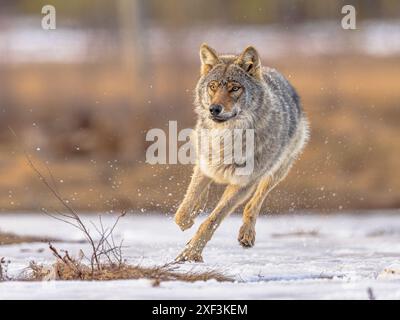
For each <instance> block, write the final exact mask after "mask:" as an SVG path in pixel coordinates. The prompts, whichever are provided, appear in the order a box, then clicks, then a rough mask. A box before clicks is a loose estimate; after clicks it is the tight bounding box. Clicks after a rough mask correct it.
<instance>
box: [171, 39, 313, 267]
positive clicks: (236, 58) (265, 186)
mask: <svg viewBox="0 0 400 320" xmlns="http://www.w3.org/2000/svg"><path fill="white" fill-rule="evenodd" d="M200 61H201V69H200V79H199V80H198V83H197V86H196V90H195V111H196V113H197V118H198V119H197V124H196V127H195V130H194V133H195V135H194V139H195V145H196V161H195V166H194V169H193V175H192V179H191V181H190V184H189V186H188V189H187V191H186V194H185V196H184V199H183V201H182V203H181V204H180V206H179V208H178V210H177V211H176V214H175V218H174V220H175V222H176V224H177V225H178V226H179V227H180V228H181V229H182V231H184V230H186V229H188V228H190V227H191V226H192V225H193V224H194V219H195V218H196V217H197V215H198V214H199V213H200V211H201V210H199V208H201V207H202V203H203V202H204V201H205V198H206V197H207V192H208V190H209V186H210V184H211V183H212V182H215V183H218V184H224V185H226V188H225V191H224V192H223V194H222V197H221V198H220V200H219V202H218V204H217V205H216V207H215V208H214V210H213V211H212V212H211V213H210V214H209V216H208V217H207V218H206V219H205V221H204V222H203V223H202V224H201V226H200V227H199V229H198V231H197V233H196V234H195V235H194V237H193V238H192V239H191V240H190V241H189V242H188V243H187V245H186V247H185V248H184V250H183V251H182V252H181V253H180V254H179V255H178V256H177V258H176V261H178V262H183V261H195V262H201V261H203V258H202V252H203V249H204V247H205V245H206V244H207V242H208V241H209V240H210V239H211V237H212V235H213V234H214V232H215V230H216V229H217V228H218V226H219V225H220V224H221V222H222V220H223V219H224V218H226V217H227V216H228V215H229V214H231V213H232V212H233V211H234V210H235V209H236V208H237V207H239V206H240V205H242V204H244V203H245V202H246V201H247V203H246V205H245V206H244V210H243V224H242V226H241V228H240V230H239V236H238V241H239V243H240V245H242V246H243V247H252V246H253V245H254V243H255V236H256V231H255V226H256V220H257V217H258V215H259V212H260V210H261V206H262V204H263V202H264V199H265V198H266V196H267V194H268V193H269V192H270V191H271V190H272V189H273V188H274V187H275V186H276V185H277V184H278V183H279V182H280V181H282V179H284V178H285V176H286V175H287V173H288V171H289V169H290V168H291V166H292V165H293V163H294V161H295V160H296V159H297V158H298V156H299V155H300V154H301V151H302V150H303V148H304V147H305V145H306V143H307V141H308V137H309V123H308V120H307V117H306V115H305V113H304V111H303V110H302V107H301V103H300V99H299V96H298V95H297V93H296V91H295V89H294V88H293V87H292V85H291V84H290V83H289V82H288V80H286V78H285V77H284V76H283V75H282V74H280V73H279V72H278V71H276V70H275V69H273V68H270V67H264V66H263V65H262V64H261V60H260V56H259V54H258V52H257V50H256V49H255V48H254V47H252V46H249V47H247V48H246V49H245V50H244V51H243V52H242V53H241V54H238V55H231V54H218V53H217V52H216V51H215V50H214V49H213V48H211V47H210V46H208V45H207V44H202V45H201V47H200ZM235 129H244V130H253V132H254V146H253V149H252V150H253V151H252V152H253V154H252V159H253V169H252V170H251V172H250V173H248V174H245V175H243V174H239V170H240V169H241V168H242V167H243V161H244V162H246V161H247V160H248V159H247V158H245V159H242V163H240V161H237V162H235V161H233V162H232V163H228V164H227V163H226V162H225V161H220V162H217V163H215V161H214V162H213V161H211V160H210V156H209V154H208V153H207V154H204V151H202V150H203V149H205V148H201V146H200V144H201V141H203V140H202V139H201V138H202V137H203V138H204V135H208V137H206V138H209V141H212V140H213V139H214V140H215V139H216V136H218V135H215V134H213V133H211V132H215V131H213V130H235Z"/></svg>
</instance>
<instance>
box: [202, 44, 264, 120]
mask: <svg viewBox="0 0 400 320" xmlns="http://www.w3.org/2000/svg"><path fill="white" fill-rule="evenodd" d="M200 60H201V70H200V73H201V77H200V80H199V82H198V84H197V90H196V104H197V112H198V113H199V115H200V116H201V117H202V118H203V119H207V120H208V121H209V120H212V121H213V122H216V123H227V122H233V121H234V120H237V119H239V118H242V119H243V118H246V114H248V113H249V112H251V109H253V108H255V107H256V106H257V100H258V99H259V97H260V96H262V94H261V92H262V90H263V83H264V82H263V75H262V66H261V61H260V58H259V55H258V53H257V50H256V49H255V48H254V47H247V48H246V49H245V50H244V51H243V52H242V53H241V54H240V55H218V54H217V53H216V51H215V50H214V49H212V48H210V47H209V46H208V45H206V44H202V45H201V47H200Z"/></svg>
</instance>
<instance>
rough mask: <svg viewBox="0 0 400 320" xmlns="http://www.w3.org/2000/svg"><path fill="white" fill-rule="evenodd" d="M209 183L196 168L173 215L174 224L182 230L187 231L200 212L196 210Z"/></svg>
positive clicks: (208, 179)
mask: <svg viewBox="0 0 400 320" xmlns="http://www.w3.org/2000/svg"><path fill="white" fill-rule="evenodd" d="M210 183H211V179H210V178H208V177H207V176H205V175H204V174H203V173H202V172H201V171H200V168H199V167H198V166H196V167H195V168H194V170H193V176H192V180H191V181H190V184H189V187H188V189H187V191H186V194H185V197H184V199H183V201H182V203H181V204H180V206H179V208H178V210H177V211H176V213H175V222H176V224H177V225H178V226H179V227H180V228H181V229H182V230H186V229H189V228H190V227H191V226H192V225H193V223H194V219H195V217H196V216H197V215H198V213H199V212H200V211H199V210H198V209H197V208H201V203H200V201H202V200H203V199H202V198H203V196H202V194H203V193H204V192H205V191H207V190H208V187H209V185H210Z"/></svg>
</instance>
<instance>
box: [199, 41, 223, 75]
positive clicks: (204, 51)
mask: <svg viewBox="0 0 400 320" xmlns="http://www.w3.org/2000/svg"><path fill="white" fill-rule="evenodd" d="M200 61H201V70H200V73H201V75H202V76H204V75H206V74H207V73H209V72H210V70H211V69H212V68H213V67H214V66H215V65H216V64H218V63H219V62H220V61H219V58H218V54H217V53H216V52H215V50H214V49H212V48H210V47H209V46H208V45H207V44H205V43H203V44H202V45H201V47H200Z"/></svg>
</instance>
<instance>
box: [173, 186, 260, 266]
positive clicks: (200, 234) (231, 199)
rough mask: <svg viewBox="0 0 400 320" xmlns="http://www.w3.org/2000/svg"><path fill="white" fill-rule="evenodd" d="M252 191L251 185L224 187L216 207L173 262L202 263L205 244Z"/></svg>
mask: <svg viewBox="0 0 400 320" xmlns="http://www.w3.org/2000/svg"><path fill="white" fill-rule="evenodd" d="M253 190H254V187H253V185H249V186H238V185H229V186H227V187H226V189H225V191H224V194H223V195H222V197H221V199H220V201H219V203H218V205H217V207H216V208H215V209H214V210H213V212H212V213H211V214H210V216H209V217H208V218H207V219H206V220H205V221H204V222H203V223H202V224H201V226H200V228H199V230H198V231H197V233H196V234H195V235H194V237H193V238H192V239H191V240H190V241H189V243H188V244H187V245H186V247H185V249H184V250H183V251H182V252H181V254H180V255H179V256H178V257H177V258H176V259H175V261H196V262H198V261H203V258H202V256H201V254H202V252H203V249H204V247H205V245H206V244H207V242H208V241H209V240H210V239H211V237H212V235H213V234H214V232H215V230H216V229H217V228H218V226H219V225H220V224H221V222H222V220H223V219H224V218H225V217H226V216H228V215H229V214H230V213H232V211H233V210H235V208H237V207H238V206H239V205H240V204H241V203H243V202H244V201H245V200H246V199H247V198H248V197H249V195H250V194H251V192H252V191H253Z"/></svg>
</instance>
